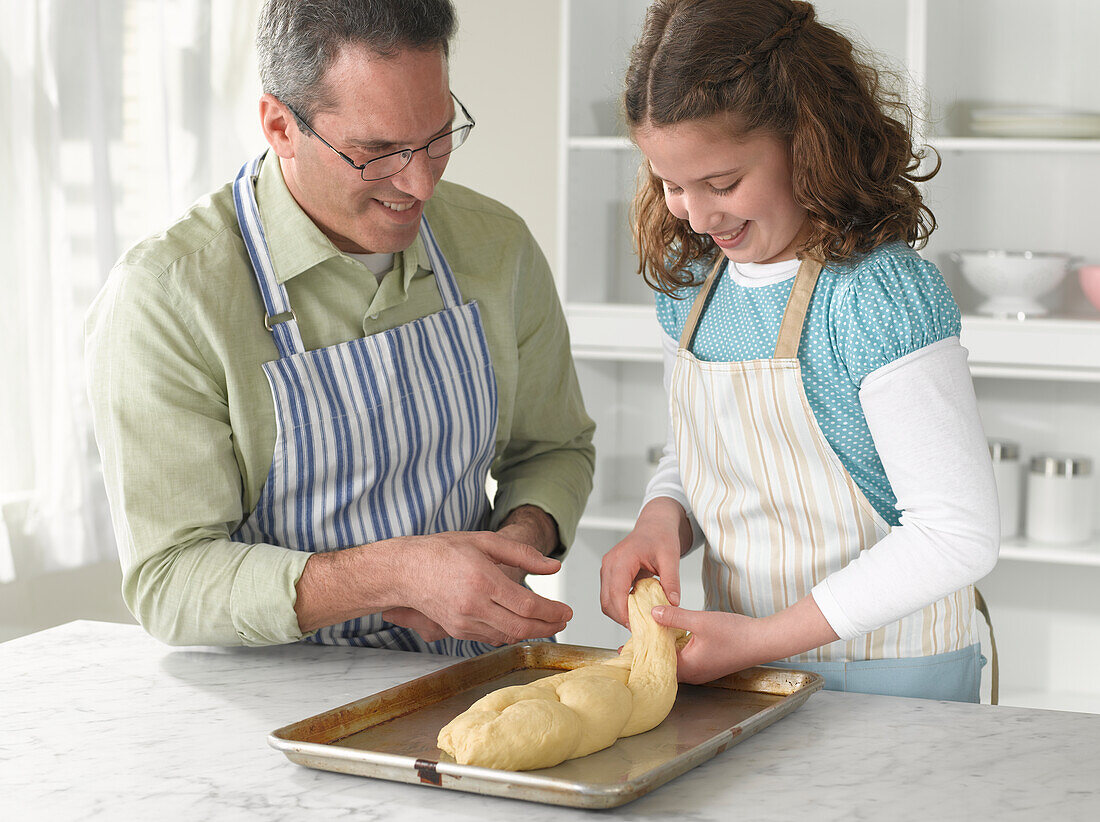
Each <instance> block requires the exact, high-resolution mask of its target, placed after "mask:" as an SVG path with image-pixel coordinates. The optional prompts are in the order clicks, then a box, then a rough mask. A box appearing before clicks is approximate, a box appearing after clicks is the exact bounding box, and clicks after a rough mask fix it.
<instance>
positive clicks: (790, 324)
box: [775, 258, 821, 360]
mask: <svg viewBox="0 0 1100 822" xmlns="http://www.w3.org/2000/svg"><path fill="white" fill-rule="evenodd" d="M820 273H821V263H820V262H818V261H817V260H812V259H810V258H806V259H804V260H803V261H802V263H801V264H800V265H799V266H798V273H797V274H795V276H794V284H793V285H791V295H790V296H789V297H788V298H787V309H786V310H785V311H784V312H783V322H782V323H781V324H780V326H779V339H777V340H776V342H775V359H777V360H789V359H794V358H795V357H797V356H798V344H799V343H800V342H801V341H802V325H803V323H805V321H806V311H807V310H808V309H809V307H810V297H812V296H813V293H814V286H816V285H817V275H818V274H820Z"/></svg>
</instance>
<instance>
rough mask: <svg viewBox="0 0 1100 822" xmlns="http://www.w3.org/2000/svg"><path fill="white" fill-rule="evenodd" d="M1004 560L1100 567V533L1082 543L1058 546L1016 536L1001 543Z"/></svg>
mask: <svg viewBox="0 0 1100 822" xmlns="http://www.w3.org/2000/svg"><path fill="white" fill-rule="evenodd" d="M1000 558H1001V559H1002V560H1004V559H1008V560H1015V561H1017V562H1044V563H1048V564H1054V565H1077V566H1082V567H1088V566H1091V567H1094V568H1100V534H1095V535H1094V536H1093V538H1092V539H1091V540H1089V541H1088V542H1086V543H1083V544H1081V545H1074V546H1066V547H1056V546H1053V545H1044V544H1041V543H1033V542H1029V541H1028V540H1027V539H1026V538H1021V537H1014V538H1012V539H1006V540H1005V541H1004V542H1003V543H1001V556H1000Z"/></svg>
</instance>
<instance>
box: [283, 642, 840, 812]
mask: <svg viewBox="0 0 1100 822" xmlns="http://www.w3.org/2000/svg"><path fill="white" fill-rule="evenodd" d="M613 656H615V652H614V651H609V650H604V649H602V648H588V647H583V646H579V645H563V644H555V643H549V642H528V643H522V644H519V645H511V646H508V647H505V648H501V649H500V650H499V651H494V652H492V653H488V654H485V655H484V656H480V657H476V658H474V659H468V660H465V661H463V662H459V663H457V664H455V665H451V666H450V667H448V668H444V669H442V670H440V671H436V672H435V673H431V674H428V675H427V676H422V677H420V678H418V679H413V680H410V681H408V682H405V683H403V684H401V685H398V686H396V687H393V688H390V689H388V690H385V691H381V692H379V693H377V694H374V695H372V696H368V697H366V698H364V699H360V700H357V701H355V702H351V703H348V704H347V705H343V706H341V707H339V708H334V709H332V710H330V711H325V712H324V713H321V714H317V715H316V716H311V717H309V718H308V719H303V720H301V721H300V722H295V723H293V724H292V725H287V726H286V727H283V728H279V729H278V730H276V731H273V732H272V733H271V734H270V735H269V736H268V742H269V743H270V744H271V746H272V747H274V748H276V749H277V750H280V751H282V752H283V753H284V754H286V756H287V758H288V759H290V760H291V761H292V762H296V763H297V764H299V765H304V766H306V767H309V768H319V769H321V770H326V771H336V772H339V773H347V774H357V775H360V776H370V777H374V778H377V779H389V780H392V781H395V782H409V783H413V784H422V785H426V786H431V787H436V788H448V789H451V790H457V791H467V792H469V793H478V794H487V795H492V796H506V797H510V798H512V799H525V800H529V801H533V802H544V803H548V804H551V805H566V806H571V807H577V808H611V807H615V806H616V805H622V804H624V803H626V802H630V801H631V800H633V799H637V798H638V797H639V796H642V795H644V794H646V793H649V792H650V791H652V790H653V789H654V788H657V787H659V786H661V785H663V784H664V783H666V782H668V781H669V780H670V779H674V778H676V777H677V776H679V775H680V774H682V773H684V772H685V771H688V770H690V769H691V768H694V767H695V766H696V765H698V764H700V763H702V762H705V761H707V760H708V759H710V758H711V757H713V756H716V755H717V754H719V753H721V752H722V751H724V750H726V748H728V747H729V746H730V745H735V744H737V743H738V742H740V741H741V740H743V739H747V738H748V737H750V736H752V735H753V734H755V733H756V732H757V731H760V730H762V729H763V728H766V727H767V726H768V725H770V724H771V723H773V722H775V721H776V720H778V719H781V718H782V717H784V716H786V715H787V714H789V713H790V712H791V711H793V710H794V709H795V708H797V707H798V706H799V705H801V704H802V703H803V702H805V701H806V700H807V699H808V698H809V696H810V694H812V693H814V692H815V691H817V690H820V689H821V687H822V685H823V684H824V680H823V679H822V678H821V676H819V675H818V674H814V673H807V672H804V671H786V670H778V669H771V668H748V669H746V670H744V671H741V672H740V673H736V674H732V675H730V676H727V677H723V678H722V679H718V680H715V681H714V682H711V683H708V684H706V685H680V688H679V691H678V693H677V695H676V704H675V705H674V706H673V708H672V712H671V713H670V714H669V715H668V718H667V719H665V721H664V722H662V723H661V724H660V725H658V726H657V727H656V728H654V729H653V730H651V731H648V732H646V733H644V734H638V735H637V736H632V737H628V738H626V739H620V740H619V741H618V742H616V743H615V744H614V745H612V746H611V747H610V748H605V749H604V750H602V751H597V752H596V753H594V754H590V755H589V756H585V757H581V758H580V759H571V760H568V761H566V762H563V763H561V764H560V765H557V766H555V767H553V768H544V769H542V770H537V771H504V770H496V769H493V768H481V767H474V766H472V765H459V764H458V763H456V762H455V761H454V760H453V759H451V757H449V756H448V755H447V754H444V753H443V752H441V751H440V750H439V748H437V747H436V744H435V742H436V737H437V735H438V734H439V730H440V728H442V727H443V726H444V725H446V724H447V723H448V722H450V721H451V720H452V719H453V718H454V717H455V716H457V715H458V714H460V713H461V712H462V711H464V710H466V709H467V708H468V707H469V706H470V705H471V704H472V703H473V702H474V701H475V700H477V699H479V698H480V697H482V696H484V695H485V694H487V693H489V691H492V690H496V689H497V688H502V687H505V686H507V685H520V684H525V683H528V682H533V681H534V680H536V679H539V678H541V677H543V676H548V675H550V674H554V673H558V672H560V671H563V670H571V669H573V668H577V667H580V666H582V665H588V664H590V663H593V662H602V661H603V660H606V659H609V658H610V657H613Z"/></svg>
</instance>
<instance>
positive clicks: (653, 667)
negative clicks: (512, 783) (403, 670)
mask: <svg viewBox="0 0 1100 822" xmlns="http://www.w3.org/2000/svg"><path fill="white" fill-rule="evenodd" d="M667 604H668V600H667V599H666V598H665V594H664V591H663V590H662V589H661V584H660V583H659V582H658V581H657V580H656V579H654V578H652V577H650V578H647V579H641V580H638V582H637V583H635V585H634V592H633V593H632V594H631V595H630V597H629V599H628V606H629V611H630V631H631V637H630V640H629V641H628V642H627V643H626V645H624V646H623V650H622V652H621V653H620V655H619V656H618V657H616V658H614V659H611V660H608V661H607V662H601V663H598V664H594V665H586V666H584V667H581V668H577V669H575V670H572V671H565V672H563V673H560V674H554V675H553V676H548V677H545V678H543V679H540V680H538V681H536V682H532V683H531V684H529V685H513V686H511V687H507V688H501V689H500V690H497V691H493V692H492V693H490V694H487V695H485V696H483V697H482V698H481V699H479V700H478V701H477V702H475V703H474V704H473V705H471V706H470V707H469V708H468V709H467V710H466V711H465V712H464V713H461V714H459V715H458V716H457V717H455V718H454V719H453V720H452V721H451V722H450V723H448V724H447V725H446V726H445V727H444V728H443V730H441V731H440V732H439V739H438V743H437V744H438V745H439V749H440V750H442V751H444V752H446V753H448V754H450V755H451V756H453V757H454V759H455V761H456V762H459V763H461V764H463V765H480V766H482V767H486V768H501V769H505V770H513V771H524V770H532V769H535V768H549V767H552V766H554V765H557V764H558V763H560V762H564V761H565V760H566V759H572V758H574V757H578V756H587V755H588V754H590V753H595V752H596V751H599V750H603V749H604V748H606V747H608V746H609V745H612V744H614V742H615V740H616V739H618V738H619V737H622V736H633V735H634V734H639V733H642V732H644V731H648V730H650V729H651V728H655V727H656V726H657V725H659V724H661V722H662V721H663V720H664V718H665V717H666V716H668V713H669V711H671V710H672V704H673V702H675V700H676V649H677V646H678V644H679V645H682V643H683V641H684V640H685V638H686V634H685V633H684V632H683V631H677V630H673V629H670V628H664V627H662V626H660V625H658V624H657V623H656V622H654V620H653V617H652V615H651V613H650V612H651V611H652V609H653V608H654V607H655V606H657V605H667Z"/></svg>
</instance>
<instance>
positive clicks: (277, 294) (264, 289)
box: [233, 151, 305, 357]
mask: <svg viewBox="0 0 1100 822" xmlns="http://www.w3.org/2000/svg"><path fill="white" fill-rule="evenodd" d="M266 154H267V152H266V151H265V152H263V153H262V154H260V155H259V156H257V157H256V158H254V159H253V160H252V161H250V162H248V163H245V164H244V165H243V166H241V170H240V172H238V174H237V179H236V180H235V181H234V182H233V206H234V208H235V209H236V211H237V222H238V224H239V225H240V227H241V239H242V240H244V245H245V248H246V249H247V250H248V258H249V260H250V262H251V263H252V272H253V274H254V275H255V277H256V282H257V284H258V285H259V287H260V295H261V296H262V297H263V301H264V311H265V312H266V314H265V317H264V325H265V326H266V327H267V330H268V331H270V332H271V335H272V337H274V339H275V347H276V348H277V349H278V351H279V356H280V357H290V356H293V355H295V354H300V353H302V352H303V351H305V345H304V344H303V343H302V335H301V332H300V331H299V329H298V318H297V317H295V316H294V312H293V311H292V310H291V308H290V298H289V297H288V296H287V293H286V288H284V287H283V284H282V283H280V282H279V280H278V278H277V277H276V276H275V264H274V263H273V262H272V261H271V252H270V251H269V250H268V247H267V238H266V237H265V235H264V227H263V223H262V222H261V221H260V207H259V205H258V204H257V203H256V185H255V182H256V178H257V177H258V176H259V174H260V165H261V164H262V163H263V159H264V156H265V155H266Z"/></svg>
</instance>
